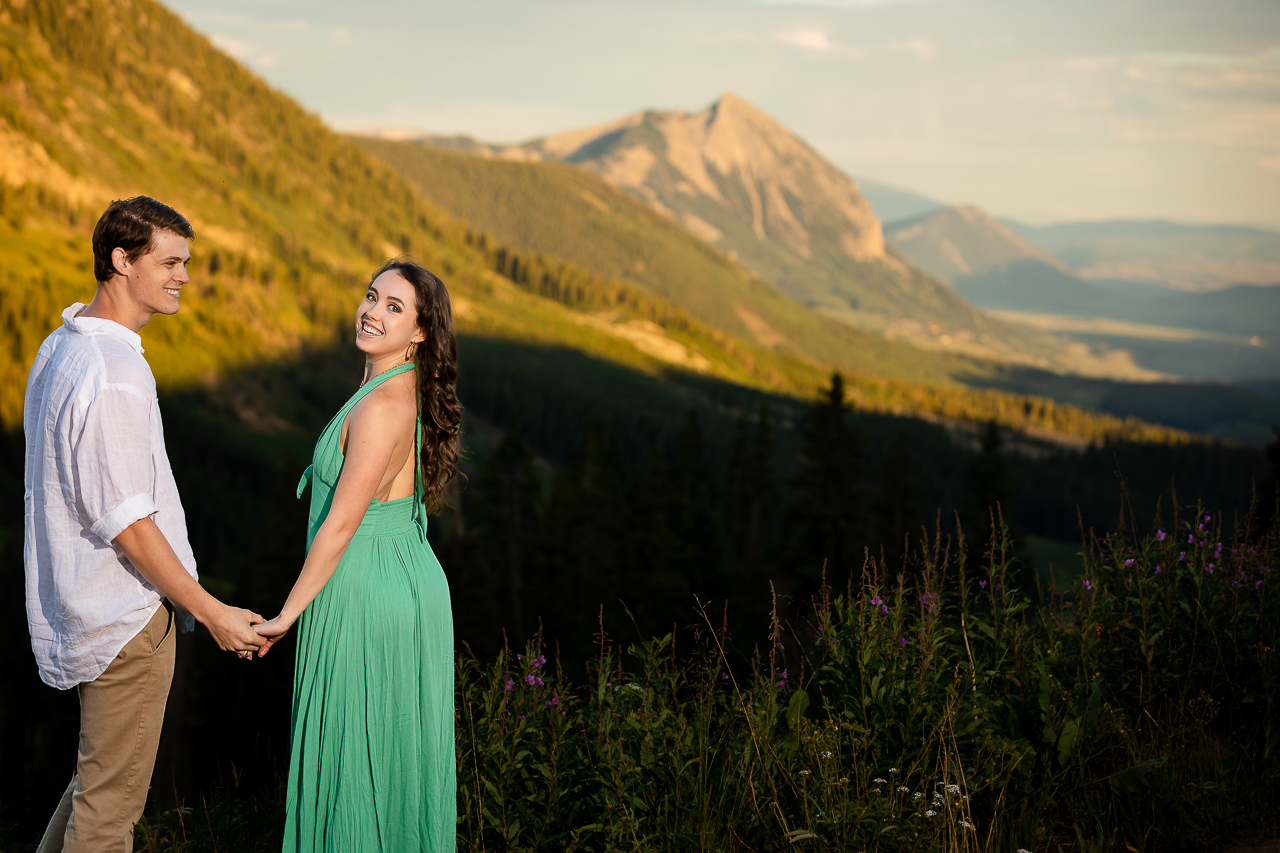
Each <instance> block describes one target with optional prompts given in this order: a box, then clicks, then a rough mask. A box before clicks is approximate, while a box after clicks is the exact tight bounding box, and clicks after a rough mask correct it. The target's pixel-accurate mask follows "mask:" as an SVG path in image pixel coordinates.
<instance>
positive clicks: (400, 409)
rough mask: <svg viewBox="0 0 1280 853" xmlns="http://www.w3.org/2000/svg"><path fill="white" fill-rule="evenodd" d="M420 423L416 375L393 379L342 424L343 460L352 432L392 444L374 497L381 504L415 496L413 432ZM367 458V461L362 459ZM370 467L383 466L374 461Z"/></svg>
mask: <svg viewBox="0 0 1280 853" xmlns="http://www.w3.org/2000/svg"><path fill="white" fill-rule="evenodd" d="M417 420H418V401H417V387H416V374H415V373H414V372H413V371H408V372H406V373H402V374H400V375H399V376H393V377H392V378H391V379H389V380H387V381H386V382H383V383H382V384H381V385H379V386H378V387H377V388H375V389H374V390H373V391H371V392H370V393H369V394H368V395H367V396H366V397H365V398H364V399H363V400H361V401H360V402H359V403H357V404H356V405H355V406H354V407H353V408H352V409H351V411H350V412H349V413H348V414H347V417H346V419H344V420H343V422H342V435H341V446H342V452H343V455H344V457H345V456H346V454H347V442H348V439H349V437H350V433H351V428H352V427H353V426H357V427H358V431H359V432H360V433H361V434H362V435H370V436H372V437H375V438H381V439H382V440H384V441H386V440H391V441H393V442H394V443H393V445H392V449H391V453H390V457H389V458H388V459H387V460H386V468H385V470H384V471H383V472H382V475H381V479H380V480H379V481H378V487H377V489H376V491H374V493H373V497H374V498H375V499H376V500H377V501H378V502H379V503H386V502H387V501H394V500H398V499H400V498H404V497H408V496H409V495H412V494H413V485H414V462H415V459H414V452H413V450H414V443H415V440H416V436H415V435H414V431H415V429H416V427H417ZM362 458H364V457H362ZM371 464H380V463H379V462H377V461H373V460H371Z"/></svg>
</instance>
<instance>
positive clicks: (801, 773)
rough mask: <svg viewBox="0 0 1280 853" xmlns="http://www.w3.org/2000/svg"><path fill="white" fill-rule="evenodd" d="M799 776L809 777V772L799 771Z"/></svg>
mask: <svg viewBox="0 0 1280 853" xmlns="http://www.w3.org/2000/svg"><path fill="white" fill-rule="evenodd" d="M800 775H801V776H808V775H809V771H808V770H801V771H800Z"/></svg>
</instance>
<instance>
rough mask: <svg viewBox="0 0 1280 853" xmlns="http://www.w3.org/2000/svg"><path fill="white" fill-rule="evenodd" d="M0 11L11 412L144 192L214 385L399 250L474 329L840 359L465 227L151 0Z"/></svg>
mask: <svg viewBox="0 0 1280 853" xmlns="http://www.w3.org/2000/svg"><path fill="white" fill-rule="evenodd" d="M0 21H2V22H3V27H2V28H0V47H2V50H0V63H3V64H2V65H0V79H2V80H3V84H2V86H0V169H2V170H3V171H2V174H0V177H2V179H3V180H2V182H0V186H2V187H3V190H2V192H0V213H2V219H0V323H3V326H4V328H5V330H6V334H7V336H8V337H7V343H8V346H7V347H5V348H4V350H3V352H0V376H2V377H3V391H2V392H0V418H2V419H3V423H4V424H5V425H6V426H7V427H10V428H12V427H13V426H16V424H17V423H18V421H19V418H20V408H21V397H22V388H23V384H24V380H25V371H26V366H27V365H29V364H30V361H31V358H32V356H33V355H34V352H35V349H36V347H37V346H38V345H39V342H40V340H41V339H42V338H43V337H44V335H45V334H47V332H48V331H49V330H50V329H51V328H52V327H53V325H54V324H55V323H56V321H57V317H58V313H59V311H60V310H61V309H62V308H63V307H64V306H65V305H67V304H69V303H70V302H72V301H74V300H84V299H87V298H88V297H89V296H90V295H91V294H92V287H93V284H92V281H91V278H90V271H89V270H90V268H89V263H90V251H89V245H88V236H89V232H90V230H91V228H92V224H93V221H94V218H95V217H96V216H97V214H98V212H100V210H101V209H102V207H103V206H104V205H105V204H106V203H107V202H108V201H109V200H110V199H112V198H118V197H123V196H127V195H133V194H137V193H148V194H152V195H155V196H157V197H159V198H161V199H163V200H165V201H166V202H168V203H170V204H173V205H174V206H175V207H177V208H178V209H180V210H182V211H184V212H185V213H186V214H187V215H188V216H190V218H191V219H192V222H193V224H194V226H195V228H196V231H197V239H196V241H195V243H194V244H193V255H194V261H193V282H192V285H191V286H190V287H189V288H188V290H187V292H186V294H184V310H183V311H182V312H181V313H180V314H179V315H178V317H177V318H175V319H173V320H165V321H163V322H156V323H155V324H154V325H153V326H152V327H150V328H148V329H146V330H144V341H145V343H146V346H147V353H148V357H149V359H150V361H151V363H152V365H153V367H154V369H155V372H156V375H157V379H158V380H159V381H160V383H161V384H162V386H165V387H170V388H172V387H177V386H181V385H184V384H191V383H203V384H205V385H208V386H210V387H219V384H220V378H219V377H221V376H223V375H225V374H226V373H227V372H228V371H229V370H231V369H232V368H235V367H238V366H244V365H249V364H252V363H255V362H257V361H259V360H263V359H269V358H275V357H284V356H290V355H296V354H298V353H300V352H302V350H303V349H304V348H305V347H307V346H316V345H324V344H326V343H328V342H331V341H333V340H335V339H336V337H337V336H339V335H342V334H343V333H342V332H340V331H339V330H340V328H341V327H342V326H344V325H345V323H346V322H347V319H346V318H347V315H348V311H349V310H350V308H351V305H352V298H353V296H354V295H355V294H357V293H358V289H359V287H360V286H361V281H362V279H363V277H365V276H367V274H368V272H369V271H370V270H371V269H372V268H373V267H374V266H375V265H377V264H378V263H380V262H381V261H382V260H383V259H384V258H386V257H387V256H389V255H393V254H399V253H409V254H411V255H414V256H416V257H417V258H419V259H421V260H423V261H424V262H426V263H427V264H429V265H431V266H433V267H435V268H437V269H439V270H440V271H441V272H442V274H443V275H444V276H445V277H446V279H447V280H448V282H449V284H450V286H451V289H452V291H453V293H454V296H455V304H456V309H457V314H458V317H459V320H460V325H461V327H462V328H463V330H464V331H467V332H468V333H470V334H475V335H482V336H490V337H499V338H508V339H515V340H522V341H528V342H533V343H544V344H553V345H558V346H564V347H568V348H570V349H576V350H578V351H581V352H583V353H586V354H588V355H591V356H594V357H598V358H604V359H608V360H611V361H613V362H615V363H618V364H620V365H624V366H627V367H631V368H634V369H636V370H640V371H645V372H648V373H650V374H653V375H662V374H663V373H664V372H666V371H671V370H678V371H684V372H689V373H692V374H695V375H698V374H700V375H708V376H716V377H721V378H723V379H727V380H730V381H734V382H740V383H745V384H750V385H754V386H756V387H760V388H768V389H772V390H776V391H781V392H784V393H788V394H793V395H799V396H803V397H808V396H810V395H811V394H813V393H814V391H815V389H816V388H817V387H818V386H819V385H820V384H821V382H822V381H823V378H824V377H825V376H826V375H827V373H828V372H829V370H830V369H831V366H832V363H833V362H835V361H837V360H836V359H831V360H825V359H824V360H819V359H817V358H814V357H812V356H807V357H806V356H804V355H802V354H797V353H787V352H779V351H774V350H772V349H769V348H767V347H765V346H762V345H761V344H760V343H759V341H758V340H757V341H747V340H743V339H741V338H739V337H736V336H734V335H730V334H726V333H724V332H722V331H720V330H718V329H715V328H712V327H710V326H709V325H707V324H706V323H705V322H703V321H701V320H699V319H697V318H696V317H695V316H693V315H692V314H691V313H690V312H689V311H686V310H685V309H682V308H680V307H678V306H675V305H673V304H671V303H670V302H669V301H667V300H665V299H663V298H662V297H661V296H659V295H655V294H651V293H646V292H644V290H643V289H642V288H639V287H636V286H634V285H629V284H627V283H625V282H619V281H612V280H609V279H607V278H605V277H601V276H597V275H593V274H591V273H590V272H589V271H587V270H585V269H583V268H581V267H576V266H573V265H571V264H566V263H564V262H562V261H559V260H556V259H552V258H545V257H538V256H535V255H532V254H530V253H521V252H518V251H516V250H514V249H512V248H510V247H507V246H504V245H502V244H500V243H498V242H497V241H495V240H493V239H492V238H489V237H487V236H485V235H483V234H482V233H480V232H478V231H476V230H475V229H472V228H469V227H468V226H467V225H465V224H463V223H461V222H459V221H457V220H454V219H452V218H450V217H449V216H447V215H445V214H443V213H442V212H439V211H438V210H437V209H435V208H434V207H432V206H431V205H430V204H429V203H428V202H426V201H425V200H424V199H423V198H422V196H421V194H420V193H419V192H418V191H417V190H416V189H415V188H414V187H413V186H412V185H411V184H410V183H409V182H408V181H406V180H404V179H403V178H402V177H400V176H399V175H397V174H396V173H395V172H393V171H392V170H391V169H390V168H388V167H386V166H385V165H383V164H382V163H381V162H380V161H378V160H377V159H376V158H373V157H370V156H369V155H367V154H366V153H364V152H363V151H361V150H360V149H359V148H358V147H356V146H355V145H353V144H352V143H351V142H349V141H348V140H346V139H344V138H342V137H340V136H338V135H337V134H334V133H333V132H332V131H330V130H329V129H328V128H326V127H325V126H324V125H323V124H322V123H321V122H320V121H319V119H317V118H316V117H315V116H312V115H310V114H308V113H307V112H306V111H304V110H303V109H301V108H300V107H299V106H298V105H297V104H295V103H294V102H293V101H291V100H290V99H289V98H287V97H285V96H283V95H281V94H280V93H278V92H275V91H273V90H271V89H270V88H269V87H267V86H266V85H265V84H264V83H263V82H262V81H261V80H259V79H258V78H257V77H255V76H254V75H253V74H251V73H250V72H248V71H247V70H246V69H245V68H244V67H243V66H241V65H239V64H238V63H236V62H235V61H234V60H232V59H230V58H228V57H227V56H225V55H224V54H222V53H221V52H219V51H218V50H216V49H215V48H214V47H212V46H211V45H210V44H209V42H208V41H207V40H206V39H204V38H203V37H201V36H199V35H197V34H196V33H194V32H193V31H192V30H191V29H190V28H189V27H187V26H186V24H184V23H183V22H182V21H181V20H180V19H179V18H177V17H176V16H175V15H173V14H172V13H171V12H169V11H168V10H166V9H165V8H164V7H162V6H160V5H159V4H157V3H154V2H151V0H122V2H118V3H114V4H108V3H105V2H86V3H80V4H76V5H72V6H67V5H64V4H61V3H55V2H17V0H0ZM122 34H128V37H127V38H126V37H123V35H122ZM170 57H173V58H174V59H170ZM176 57H181V59H180V60H178V59H177V58H176ZM765 319H766V322H767V321H768V320H767V318H765ZM840 362H841V366H842V367H849V366H850V362H849V361H847V360H840ZM853 366H856V365H853ZM873 366H878V365H873ZM889 372H890V373H892V372H893V371H889ZM852 390H853V393H854V397H855V400H856V401H857V402H859V403H860V404H861V405H864V406H865V407H867V408H873V409H878V410H893V411H902V412H917V413H921V414H926V415H929V416H931V417H942V418H947V419H957V420H970V421H973V420H982V419H987V418H996V419H997V420H999V421H1001V422H1003V423H1007V424H1009V425H1011V426H1015V427H1018V428H1021V429H1027V430H1030V431H1033V432H1037V433H1039V434H1043V435H1047V436H1050V437H1052V436H1054V435H1061V436H1074V437H1076V438H1077V439H1100V438H1102V437H1104V436H1129V437H1133V438H1148V439H1155V440H1176V439H1177V438H1178V437H1179V435H1180V434H1179V433H1176V432H1175V431H1171V430H1168V429H1164V428H1161V427H1153V426H1149V425H1144V424H1142V423H1139V422H1137V421H1132V420H1130V421H1122V420H1120V419H1117V418H1113V417H1107V416H1098V415H1093V414H1089V413H1087V412H1084V411H1082V410H1080V409H1076V408H1073V407H1064V406H1057V405H1054V404H1053V403H1051V402H1048V401H1044V400H1039V399H1035V398H1024V397H1017V396H1014V395H1009V394H1003V393H1000V392H996V391H971V390H967V389H964V388H959V387H954V386H953V387H943V386H942V385H940V384H927V385H926V384H918V383H916V384H913V383H910V382H906V381H903V380H901V379H893V378H890V379H884V378H875V377H871V376H861V377H854V379H853V380H852ZM265 405H266V401H265V400H262V399H259V400H257V401H254V400H251V399H240V400H239V402H238V404H237V406H238V409H239V410H240V412H241V415H242V417H243V418H244V419H245V421H246V423H248V424H250V425H252V424H259V425H260V424H263V423H268V422H270V419H269V418H265V417H264V413H263V412H262V411H261V409H262V408H263V407H265Z"/></svg>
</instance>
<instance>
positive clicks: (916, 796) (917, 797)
mask: <svg viewBox="0 0 1280 853" xmlns="http://www.w3.org/2000/svg"><path fill="white" fill-rule="evenodd" d="M923 796H924V794H922V793H920V792H919V791H916V792H915V793H914V794H912V795H911V799H913V800H918V799H920V798H921V797H923Z"/></svg>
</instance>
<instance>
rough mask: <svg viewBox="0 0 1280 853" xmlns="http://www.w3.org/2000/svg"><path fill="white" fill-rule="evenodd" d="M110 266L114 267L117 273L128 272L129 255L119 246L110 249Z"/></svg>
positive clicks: (125, 273)
mask: <svg viewBox="0 0 1280 853" xmlns="http://www.w3.org/2000/svg"><path fill="white" fill-rule="evenodd" d="M111 266H112V267H113V268H114V269H115V271H116V274H117V275H128V274H129V273H128V269H129V267H131V266H132V264H130V263H129V255H128V254H127V253H126V252H125V250H124V249H121V248H120V247H119V246H116V247H115V248H114V249H112V250H111Z"/></svg>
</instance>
